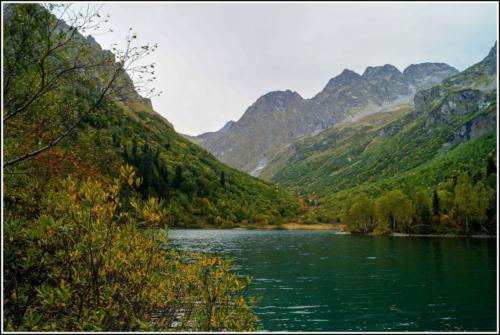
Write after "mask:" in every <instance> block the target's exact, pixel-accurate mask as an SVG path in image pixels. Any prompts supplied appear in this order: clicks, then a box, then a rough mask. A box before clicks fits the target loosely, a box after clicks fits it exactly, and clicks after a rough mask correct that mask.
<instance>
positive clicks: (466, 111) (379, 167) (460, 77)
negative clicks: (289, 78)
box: [262, 44, 497, 200]
mask: <svg viewBox="0 0 500 335" xmlns="http://www.w3.org/2000/svg"><path fill="white" fill-rule="evenodd" d="M496 52H497V51H496V44H495V45H494V47H493V48H492V49H491V51H490V52H489V54H488V55H487V56H486V57H485V58H484V59H483V60H482V61H481V62H479V63H477V64H475V65H473V66H471V67H469V68H468V69H466V70H464V71H463V72H461V73H458V74H456V75H454V76H452V77H449V78H447V79H445V80H443V81H442V83H441V84H438V85H435V86H433V87H432V88H430V89H426V90H422V91H419V92H418V93H416V94H415V97H414V105H400V106H396V107H392V108H389V109H387V110H385V111H384V112H380V113H375V114H372V115H370V116H368V117H364V118H362V119H360V120H357V121H356V122H343V123H339V124H336V125H335V126H333V127H332V128H330V129H327V130H325V131H323V132H321V133H320V134H318V135H316V136H312V137H309V138H307V139H303V140H299V141H297V142H295V143H293V144H292V145H290V146H288V147H286V148H284V149H283V150H282V151H281V152H280V153H279V154H278V155H277V156H276V158H275V159H274V160H272V161H271V162H270V163H269V164H268V166H267V167H266V168H265V169H263V171H262V176H263V177H265V178H268V179H272V180H274V181H276V182H278V183H280V184H282V185H285V186H295V187H298V188H299V189H300V190H302V191H303V192H311V193H312V192H314V193H316V194H323V195H333V198H335V199H337V200H339V199H340V198H339V197H340V196H339V194H340V195H341V196H347V195H348V194H355V193H357V192H368V193H372V194H377V193H380V192H382V191H384V190H388V189H391V188H394V187H396V186H398V187H403V188H405V189H408V190H414V189H416V188H422V189H425V190H426V191H429V189H432V188H435V187H436V186H437V185H438V184H439V183H440V182H443V181H445V180H447V179H448V178H450V177H452V176H453V175H455V176H456V175H457V173H459V172H460V171H467V172H469V173H470V174H471V175H475V173H479V172H478V171H480V170H481V169H482V168H484V167H485V166H486V165H487V162H488V159H494V158H495V157H496V130H497V129H496V120H497V101H496V81H497V75H496V71H497V69H496V58H497V55H496ZM408 71H409V72H413V73H417V72H418V71H416V70H415V68H413V69H409V70H408ZM419 77H420V75H418V74H416V75H415V78H419Z"/></svg>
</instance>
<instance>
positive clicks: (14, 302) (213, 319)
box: [4, 167, 257, 331]
mask: <svg viewBox="0 0 500 335" xmlns="http://www.w3.org/2000/svg"><path fill="white" fill-rule="evenodd" d="M139 183H140V180H139V179H138V178H136V176H135V174H134V170H133V169H132V168H130V167H123V168H121V171H120V177H119V178H117V179H115V180H113V181H95V180H94V181H93V180H90V179H88V180H86V181H81V182H77V181H75V180H73V179H71V178H67V179H65V180H64V181H62V182H61V184H60V185H59V187H58V188H56V189H55V190H54V191H51V192H49V194H47V196H46V198H45V203H44V208H45V210H44V212H43V214H41V215H40V216H39V217H38V219H37V220H35V221H31V222H28V221H23V220H17V221H16V220H10V221H9V222H5V227H4V228H5V229H4V230H5V246H4V255H5V258H4V261H5V263H4V264H5V272H4V274H5V276H4V277H5V282H4V283H5V285H4V317H5V324H6V328H7V329H8V330H17V331H26V330H30V331H101V330H106V331H110V330H111V331H137V330H175V331H181V330H205V331H221V330H226V331H231V330H233V331H234V330H240V331H249V330H254V329H256V327H257V319H256V317H255V316H254V315H253V314H252V310H251V305H252V300H251V299H250V300H248V301H246V300H245V299H244V298H243V290H244V287H245V286H246V285H247V284H248V281H243V280H240V279H238V278H237V277H236V276H235V274H234V273H232V272H231V269H230V263H229V262H227V261H225V260H223V259H221V258H218V257H209V256H206V255H202V254H188V253H183V252H179V251H175V250H173V249H172V250H163V249H162V245H164V244H165V243H166V236H167V234H166V231H165V229H163V228H164V227H165V224H164V223H165V220H166V215H167V213H166V212H165V210H164V209H163V208H164V206H162V205H161V204H160V203H159V202H158V201H157V200H156V199H154V198H150V199H149V200H147V201H140V200H138V199H137V198H136V197H135V195H134V191H133V190H134V188H135V187H137V185H138V184H139Z"/></svg>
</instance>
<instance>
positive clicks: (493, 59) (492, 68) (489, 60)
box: [482, 41, 497, 75]
mask: <svg viewBox="0 0 500 335" xmlns="http://www.w3.org/2000/svg"><path fill="white" fill-rule="evenodd" d="M482 62H483V63H485V65H486V66H487V67H488V70H489V71H488V72H489V74H491V75H493V74H495V73H496V70H497V42H496V41H495V45H493V47H492V48H491V50H490V52H489V53H488V55H487V56H486V57H485V58H484V59H483V61H482Z"/></svg>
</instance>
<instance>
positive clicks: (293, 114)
mask: <svg viewBox="0 0 500 335" xmlns="http://www.w3.org/2000/svg"><path fill="white" fill-rule="evenodd" d="M457 72H458V71H457V70H456V69H454V68H452V67H450V66H448V65H446V64H442V63H423V64H417V65H411V66H409V67H408V68H407V69H405V71H404V72H403V73H401V72H400V71H399V70H398V69H397V68H395V67H394V66H392V65H384V66H376V67H368V68H367V69H366V71H365V72H364V73H363V75H359V74H357V73H355V72H354V71H351V70H348V69H346V70H344V71H343V72H342V73H341V74H340V75H338V76H336V77H335V78H333V79H331V80H330V81H329V82H328V83H327V85H326V86H325V88H324V89H323V90H322V91H321V92H320V93H318V94H317V95H316V96H315V97H313V98H311V99H303V98H302V97H301V96H300V95H299V94H298V93H296V92H292V91H278V92H271V93H268V94H266V95H264V96H262V97H260V98H259V99H258V100H257V101H256V102H255V103H254V104H253V105H252V106H250V107H249V108H248V109H247V110H246V112H245V113H244V115H243V116H242V117H241V119H240V120H238V121H237V122H233V121H231V122H229V123H228V124H227V125H226V126H224V127H223V128H222V129H221V130H219V131H217V132H211V133H206V134H202V135H199V136H196V137H188V138H189V139H190V140H192V141H194V142H195V143H198V144H200V145H201V146H203V147H204V148H206V149H207V150H208V151H210V152H212V153H213V154H214V155H215V156H216V157H217V158H219V159H220V160H221V161H223V162H225V163H227V164H229V165H230V166H233V167H235V168H237V169H240V170H243V171H247V172H250V173H251V174H253V175H259V173H260V171H261V170H262V169H263V168H264V167H265V166H266V165H267V164H268V162H269V161H270V160H272V159H273V158H274V156H275V154H276V153H277V152H278V151H279V150H281V149H282V148H283V147H284V146H286V145H288V144H290V143H292V142H293V141H295V140H297V139H299V138H301V137H307V136H311V135H314V134H317V133H318V132H320V131H322V130H324V129H327V128H329V127H331V126H332V125H334V124H336V123H338V122H340V121H343V120H345V119H353V120H355V119H357V118H360V117H363V116H365V115H368V114H371V113H374V112H376V111H378V110H380V109H383V108H387V107H390V106H394V105H397V104H401V103H407V102H411V101H412V99H413V94H414V93H415V92H416V91H417V90H419V89H422V88H430V87H431V86H432V85H433V84H436V83H438V82H440V81H441V80H443V79H445V78H447V77H450V76H452V75H454V74H456V73H457Z"/></svg>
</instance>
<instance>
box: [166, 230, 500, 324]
mask: <svg viewBox="0 0 500 335" xmlns="http://www.w3.org/2000/svg"><path fill="white" fill-rule="evenodd" d="M169 238H170V243H172V244H173V245H175V246H177V247H179V248H181V249H184V250H198V251H205V252H208V253H212V254H217V255H221V256H226V257H231V258H233V265H234V270H235V271H236V272H237V273H238V274H239V275H242V276H245V275H250V276H252V277H253V281H252V284H251V285H250V286H249V287H248V290H247V294H248V295H259V296H260V297H261V299H260V301H259V302H258V305H257V307H256V309H255V312H256V314H257V315H258V317H259V319H260V322H261V323H262V328H263V329H264V330H268V331H426V330H427V331H463V330H466V331H495V329H496V314H497V310H496V296H497V291H496V290H497V288H496V239H465V238H438V237H370V236H356V235H343V234H338V233H335V232H332V231H259V230H184V229H172V230H170V231H169Z"/></svg>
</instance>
